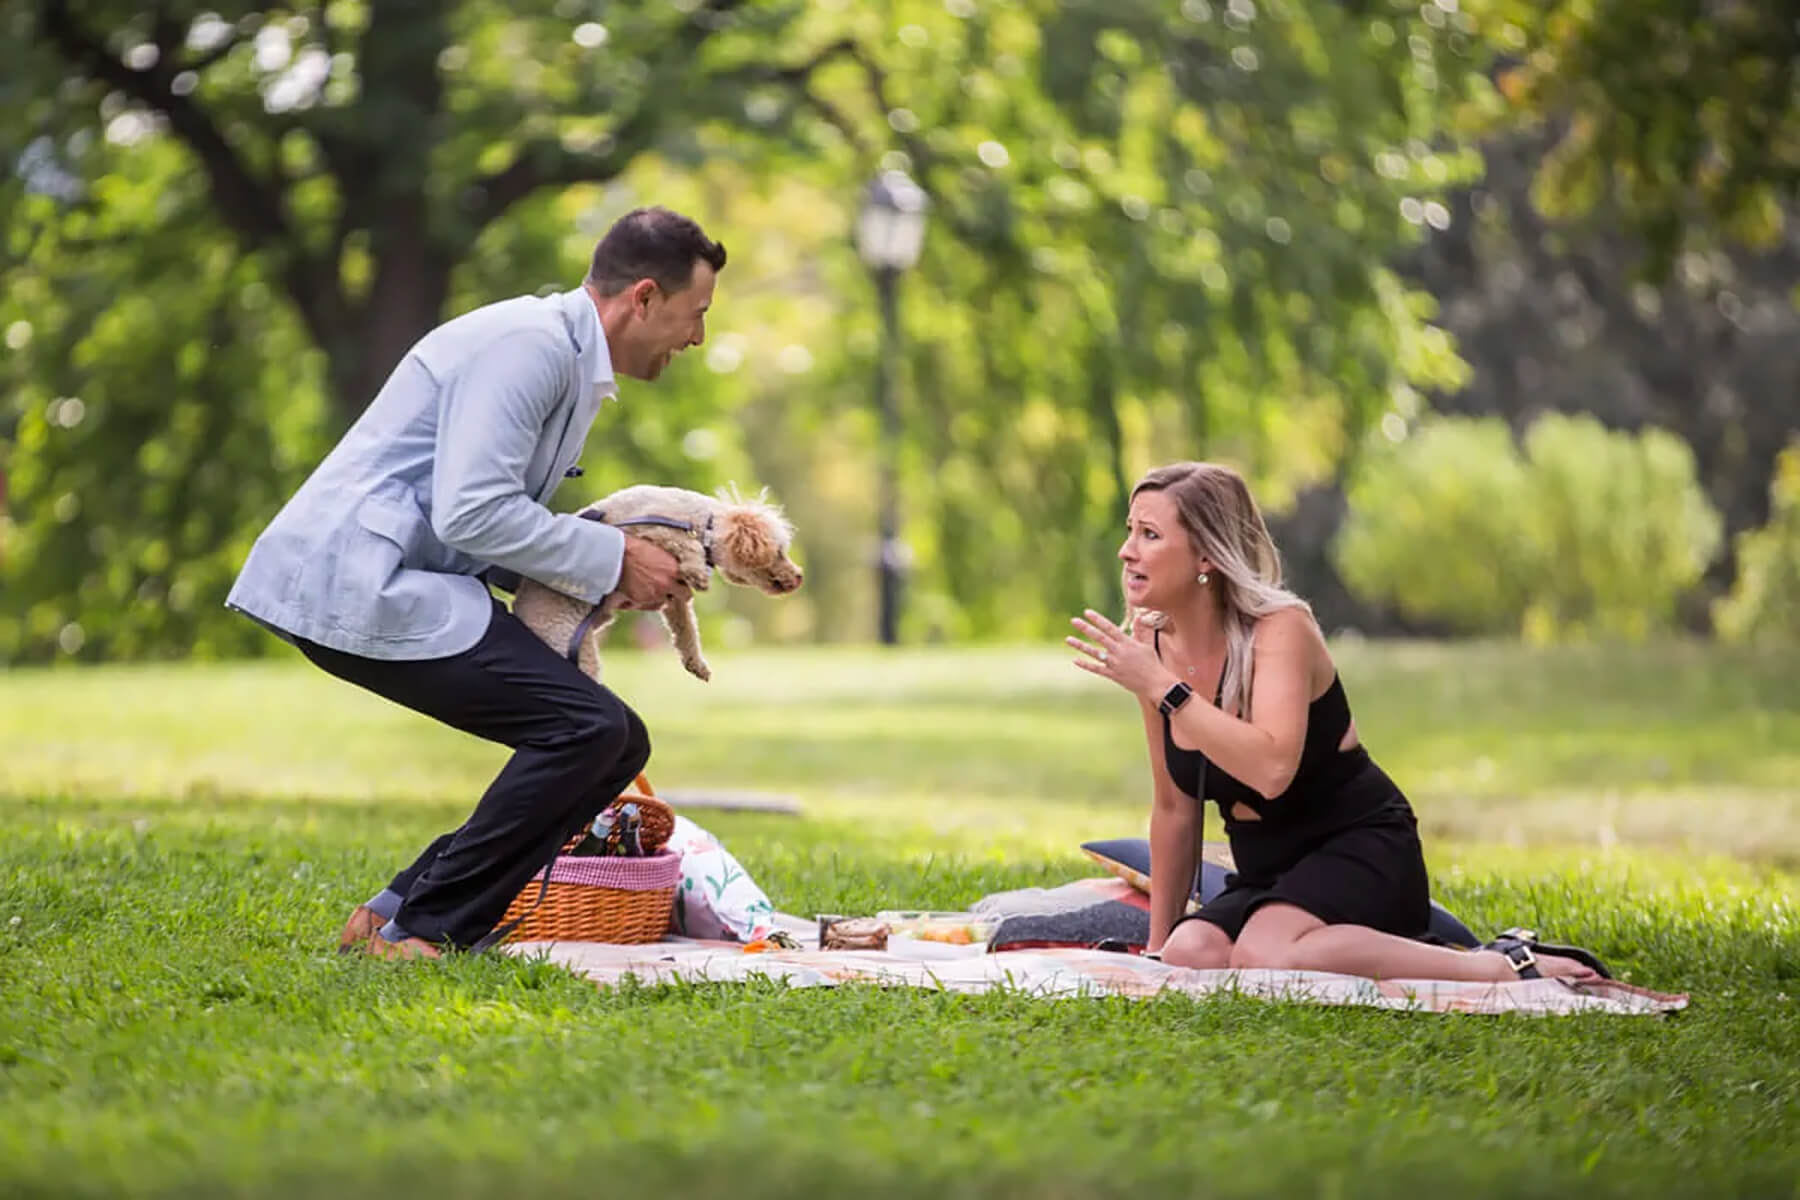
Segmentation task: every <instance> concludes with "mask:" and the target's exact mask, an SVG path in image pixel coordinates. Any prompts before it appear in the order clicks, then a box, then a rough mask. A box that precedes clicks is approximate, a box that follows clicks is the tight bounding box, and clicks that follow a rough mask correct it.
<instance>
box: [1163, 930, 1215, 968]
mask: <svg viewBox="0 0 1800 1200" xmlns="http://www.w3.org/2000/svg"><path fill="white" fill-rule="evenodd" d="M1162 959H1163V961H1164V962H1166V963H1168V964H1169V965H1170V966H1172V967H1188V968H1191V969H1193V970H1196V971H1212V970H1217V969H1218V968H1220V967H1223V966H1224V965H1225V964H1226V963H1227V962H1228V961H1230V959H1231V938H1229V937H1228V936H1226V933H1225V931H1224V930H1223V929H1220V928H1219V927H1218V926H1217V925H1214V924H1213V923H1212V922H1211V921H1183V922H1182V923H1181V924H1179V925H1177V926H1176V927H1175V931H1174V932H1173V933H1171V934H1170V935H1169V940H1168V941H1167V942H1164V943H1163V950H1162Z"/></svg>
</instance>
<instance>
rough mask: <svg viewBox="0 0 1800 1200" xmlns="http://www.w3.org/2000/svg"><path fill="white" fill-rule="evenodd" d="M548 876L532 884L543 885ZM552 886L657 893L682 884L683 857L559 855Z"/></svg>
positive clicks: (672, 854)
mask: <svg viewBox="0 0 1800 1200" xmlns="http://www.w3.org/2000/svg"><path fill="white" fill-rule="evenodd" d="M543 878H544V873H543V871H541V870H540V871H538V872H537V873H536V874H534V875H532V877H531V882H533V883H541V882H543ZM550 882H551V883H581V884H586V885H587V886H589V887H605V888H616V889H618V890H619V891H624V892H654V891H657V890H659V889H662V888H666V887H673V886H675V885H676V884H678V883H680V882H681V855H679V854H677V853H675V852H674V851H673V850H666V849H665V850H658V851H657V852H656V853H655V854H651V855H647V856H645V857H643V858H606V857H601V856H598V855H572V854H561V855H558V856H557V858H556V861H555V862H554V863H553V864H551V867H550Z"/></svg>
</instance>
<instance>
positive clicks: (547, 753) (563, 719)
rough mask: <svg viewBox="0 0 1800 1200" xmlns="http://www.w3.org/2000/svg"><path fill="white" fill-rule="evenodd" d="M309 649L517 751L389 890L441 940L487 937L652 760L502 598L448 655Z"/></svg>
mask: <svg viewBox="0 0 1800 1200" xmlns="http://www.w3.org/2000/svg"><path fill="white" fill-rule="evenodd" d="M298 645H299V647H300V651H301V653H303V654H305V655H306V657H307V658H309V659H311V660H312V661H313V662H314V663H316V664H317V665H318V666H320V667H322V668H323V669H325V670H326V671H329V672H330V673H331V674H333V675H336V676H337V677H338V678H340V679H345V680H348V681H349V682H351V683H354V684H356V685H357V686H359V687H363V688H367V689H368V690H369V691H371V692H374V693H375V694H376V695H378V696H384V697H386V698H387V699H389V700H392V701H394V702H395V703H396V704H402V705H405V706H406V707H407V708H410V709H413V710H414V711H416V712H421V713H424V714H425V715H426V716H428V717H433V718H435V719H437V720H439V721H442V722H443V723H444V724H446V725H450V726H453V727H455V728H457V729H460V730H462V731H464V732H465V733H472V734H474V735H476V736H477V737H482V738H486V739H487V740H489V741H493V742H499V743H501V744H502V745H506V746H511V747H512V748H513V756H512V758H511V759H509V760H508V761H507V763H506V766H505V767H503V768H502V769H501V771H500V774H499V775H497V776H495V777H494V781H493V783H491V784H489V785H488V789H487V791H486V792H485V793H483V794H482V797H481V800H480V801H479V802H478V803H477V804H476V805H475V811H474V812H473V813H471V814H470V816H469V819H468V820H467V821H465V822H463V824H462V827H461V828H459V829H455V830H452V831H451V832H449V833H446V834H444V835H442V836H441V837H439V838H438V839H437V840H436V841H434V842H432V843H431V845H429V846H427V847H426V848H425V851H424V853H422V854H420V855H419V857H418V859H417V860H416V861H414V862H413V864H412V865H411V866H409V867H407V868H406V869H405V870H404V871H401V872H400V873H399V874H398V875H396V876H394V879H393V882H392V883H390V884H389V885H388V886H389V887H391V888H392V889H393V890H394V891H396V892H398V893H399V894H400V895H401V896H403V897H405V902H404V903H403V904H402V905H401V906H400V911H399V913H398V914H397V915H396V916H395V918H394V919H395V920H396V921H397V922H398V923H399V924H400V926H401V927H402V928H403V929H405V930H406V931H407V932H408V933H411V934H413V935H414V936H416V937H421V938H424V939H426V940H427V941H430V942H449V943H450V944H452V945H455V946H460V947H465V948H466V947H469V946H472V945H474V944H475V943H476V942H477V941H479V940H480V939H481V937H482V935H484V934H486V933H487V932H488V931H489V930H491V929H493V927H494V926H495V925H496V924H498V923H499V921H500V918H501V917H502V916H503V915H504V914H505V912H506V906H507V904H509V903H510V902H511V901H512V898H513V897H514V896H516V895H518V893H519V890H520V889H521V888H522V887H524V886H525V884H526V883H527V882H528V881H529V880H530V878H531V876H532V875H533V874H534V873H535V872H536V871H537V870H538V868H539V867H542V866H544V865H545V864H547V863H548V862H549V861H550V859H551V858H552V857H553V856H554V855H555V853H556V850H557V847H558V846H560V845H561V844H562V843H563V842H564V841H565V840H566V839H567V838H568V837H569V835H570V834H572V833H574V832H575V831H576V830H578V829H580V828H581V827H582V826H583V825H586V824H587V823H589V822H590V821H592V820H593V819H594V816H595V815H596V814H597V813H599V811H600V810H601V809H603V808H605V807H606V806H607V805H608V804H609V803H611V802H612V801H613V799H614V798H616V797H617V796H618V795H619V793H621V792H623V791H625V790H626V789H627V788H628V787H629V786H630V785H631V782H632V780H634V779H635V778H636V777H637V774H638V772H639V771H642V770H643V769H644V764H645V763H646V762H648V761H649V759H650V735H649V733H648V732H646V730H645V729H644V723H643V722H642V721H641V720H639V719H638V715H637V714H636V713H634V712H632V711H631V709H629V708H627V707H626V706H625V703H624V702H623V701H622V700H620V699H619V698H618V697H617V696H615V695H614V694H613V693H612V692H611V691H609V690H608V689H606V688H605V687H602V686H601V685H600V684H598V683H596V682H594V681H593V680H592V679H589V678H588V677H587V676H586V675H583V674H582V673H581V671H580V670H579V669H577V668H576V666H575V664H574V663H571V662H569V661H567V660H566V659H564V658H562V657H561V656H560V655H558V654H557V653H556V652H555V651H554V650H552V649H550V647H548V646H546V645H545V644H544V643H543V642H542V641H540V640H539V639H538V637H537V635H536V634H534V633H532V632H531V631H530V630H529V629H527V628H525V626H524V625H522V624H520V623H519V621H518V619H517V618H516V617H514V616H513V615H512V614H511V613H510V612H508V611H507V610H506V608H505V607H504V606H503V605H501V604H500V603H499V602H497V601H496V602H495V605H494V615H493V619H492V620H491V621H490V622H489V624H488V628H487V632H486V633H485V634H483V635H482V638H481V640H480V641H479V642H477V643H476V644H475V645H474V646H473V647H472V648H470V649H468V650H465V651H463V652H462V653H461V654H453V655H451V656H450V657H448V658H431V659H421V660H415V661H390V660H385V659H373V658H362V657H359V656H357V655H354V654H344V653H341V652H340V651H337V650H332V649H328V648H327V647H324V646H320V645H318V644H316V643H313V642H308V641H305V640H301V641H299V642H298Z"/></svg>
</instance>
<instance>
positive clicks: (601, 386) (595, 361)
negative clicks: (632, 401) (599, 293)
mask: <svg viewBox="0 0 1800 1200" xmlns="http://www.w3.org/2000/svg"><path fill="white" fill-rule="evenodd" d="M572 299H576V300H579V302H580V305H581V312H583V313H585V314H586V316H583V317H580V318H578V321H579V322H580V324H579V325H578V326H577V327H578V328H580V329H581V330H582V332H583V336H582V342H583V343H584V345H583V346H582V352H583V355H584V357H586V358H587V360H588V366H589V371H588V380H589V382H590V383H592V384H593V386H594V395H595V397H596V398H598V399H599V400H601V401H606V400H616V399H618V396H619V381H618V380H617V379H616V378H614V376H613V365H612V351H611V350H610V349H609V348H608V347H607V345H606V330H605V328H604V327H603V326H602V325H601V324H600V310H599V309H598V308H597V307H595V305H594V298H593V296H591V295H589V293H588V290H587V289H586V288H585V287H579V288H576V289H575V291H574V292H573V293H572Z"/></svg>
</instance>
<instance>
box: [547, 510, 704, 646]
mask: <svg viewBox="0 0 1800 1200" xmlns="http://www.w3.org/2000/svg"><path fill="white" fill-rule="evenodd" d="M575 515H576V516H578V517H581V518H583V519H584V520H588V521H600V522H604V523H607V524H611V525H614V526H625V525H660V526H662V527H663V528H664V529H679V530H680V531H681V532H683V533H689V534H693V535H694V536H695V537H697V538H699V539H700V549H701V551H702V552H703V553H704V554H705V555H706V568H707V570H709V571H710V570H711V569H712V568H713V566H714V563H713V519H712V514H710V513H708V514H707V517H706V524H705V525H703V526H698V527H696V526H695V524H694V523H693V522H692V521H683V520H682V519H681V518H679V517H663V516H657V515H656V514H654V513H651V514H647V515H645V516H642V517H622V518H620V519H619V520H617V521H611V522H608V521H607V520H606V514H605V513H604V512H601V511H598V510H590V511H588V512H580V513H576V514H575ZM604 604H605V601H601V603H600V604H596V605H594V606H593V607H592V608H590V609H588V611H587V615H586V616H585V617H583V618H581V621H580V622H579V623H578V624H577V625H576V626H575V632H574V634H573V635H572V636H571V637H570V638H569V648H568V649H567V650H565V651H564V652H563V657H564V658H566V659H568V660H569V661H570V662H578V661H579V660H580V658H581V643H582V642H584V641H586V640H587V635H588V634H590V633H592V632H593V630H594V623H595V622H596V621H598V620H599V619H600V609H601V608H602V606H603V605H604Z"/></svg>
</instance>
